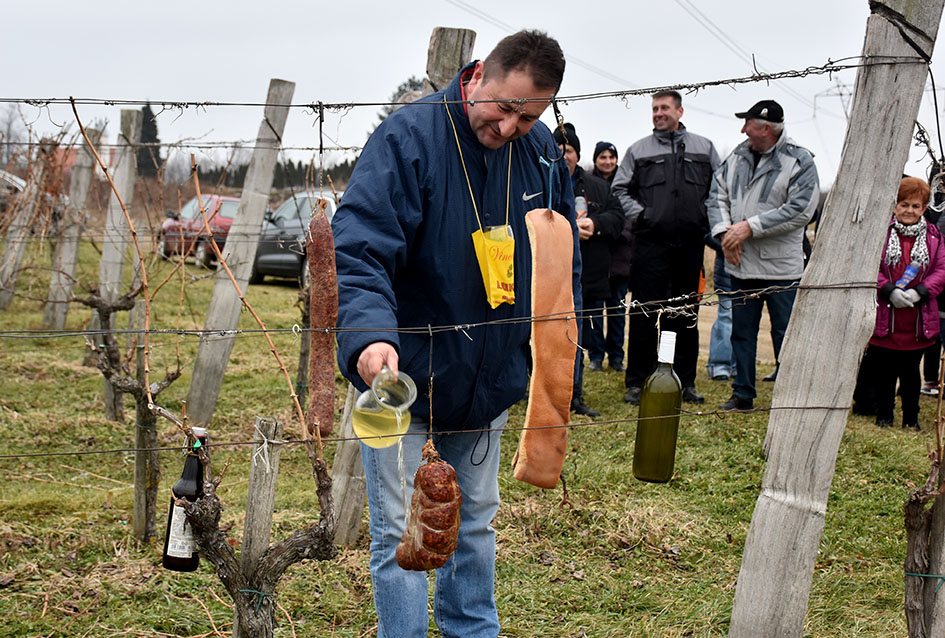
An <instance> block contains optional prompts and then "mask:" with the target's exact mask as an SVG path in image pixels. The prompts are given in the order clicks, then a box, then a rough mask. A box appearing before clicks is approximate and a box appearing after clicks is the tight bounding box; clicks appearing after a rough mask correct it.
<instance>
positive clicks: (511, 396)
mask: <svg viewBox="0 0 945 638" xmlns="http://www.w3.org/2000/svg"><path fill="white" fill-rule="evenodd" d="M564 66H565V61H564V55H563V53H562V51H561V48H560V46H559V45H558V43H557V42H556V41H555V40H554V39H552V38H550V37H549V36H547V35H546V34H544V33H542V32H538V31H521V32H519V33H516V34H513V35H511V36H508V37H507V38H505V39H503V40H502V41H501V42H499V44H498V45H497V46H496V48H495V49H494V50H493V51H492V52H491V53H490V54H489V55H488V56H487V57H486V59H485V60H484V61H476V62H473V63H471V64H469V65H467V66H466V67H464V68H463V69H462V70H461V71H460V72H459V74H458V75H457V76H456V77H455V78H454V79H453V81H452V83H451V84H450V85H449V86H448V87H446V89H444V90H442V91H439V92H437V93H434V94H433V95H430V96H428V97H426V98H423V99H422V100H419V101H418V102H415V103H413V104H410V105H407V106H405V107H404V108H402V109H400V110H398V111H397V112H395V113H393V114H392V115H390V116H389V117H388V118H386V119H385V120H384V122H382V123H381V125H380V126H378V128H377V130H376V131H375V132H374V133H373V134H372V135H371V137H370V139H369V140H368V142H367V144H366V145H365V147H364V150H363V152H362V153H361V157H360V158H359V159H358V163H357V166H356V168H355V170H354V173H353V174H352V176H351V180H350V182H349V184H348V186H347V189H346V191H345V196H344V199H343V200H342V203H341V206H340V207H339V208H338V211H337V213H336V214H335V217H334V219H333V221H332V225H333V228H334V234H335V249H336V265H337V271H338V293H339V308H338V333H337V339H338V364H339V367H340V369H341V372H342V374H344V375H345V377H346V378H348V379H349V380H350V381H351V382H352V383H353V384H354V385H355V386H356V387H357V388H358V389H359V390H364V389H366V388H367V386H368V385H369V384H370V383H371V381H372V380H373V378H374V376H375V375H376V374H378V372H379V371H380V370H381V367H382V366H384V365H386V366H388V367H389V368H390V369H391V370H394V371H398V370H403V371H405V372H406V373H407V374H409V375H410V376H411V378H413V379H414V380H415V381H416V385H417V389H418V397H417V400H416V402H415V403H414V404H413V405H412V407H411V424H410V427H409V429H408V432H407V435H406V436H404V437H403V439H402V445H403V464H402V465H401V466H400V468H399V467H398V466H399V463H398V446H396V445H395V446H391V447H388V448H383V449H375V448H371V447H368V446H366V445H363V444H362V446H361V452H362V459H363V463H364V471H365V479H366V482H367V492H368V506H369V509H370V532H371V560H370V569H371V579H372V583H373V586H374V604H375V609H376V611H377V617H378V633H377V635H378V636H379V637H381V638H413V637H416V636H426V635H427V628H428V625H429V618H428V614H427V604H428V594H427V578H426V574H425V573H423V572H411V571H405V570H403V569H401V568H400V567H399V566H398V565H397V563H396V560H395V549H396V547H397V544H398V543H399V542H400V539H401V536H402V534H403V532H404V529H405V523H406V512H405V510H404V508H405V504H406V499H409V497H410V493H411V491H412V480H413V476H414V473H415V471H416V469H417V467H418V465H419V462H420V454H421V447H422V445H423V444H424V442H425V438H426V437H425V436H424V434H425V433H426V432H427V431H428V430H429V429H430V428H431V420H432V431H433V442H434V444H435V445H436V448H437V450H438V452H439V453H440V455H441V456H442V457H443V459H444V460H446V461H447V462H448V463H450V464H451V465H452V466H453V467H454V468H455V470H456V473H457V476H458V481H459V486H460V489H461V491H462V498H463V503H462V509H461V525H460V530H459V543H458V546H457V548H456V551H455V552H454V553H453V555H452V556H451V557H450V559H449V561H448V562H447V563H446V564H445V565H444V566H443V567H441V568H440V569H438V570H437V571H436V592H435V596H434V601H433V612H434V620H435V622H436V625H437V626H438V627H439V629H440V631H441V633H442V635H443V636H447V637H456V638H458V637H463V638H496V636H497V635H498V633H499V620H498V613H497V610H496V603H495V595H494V586H495V531H494V530H493V528H492V527H491V522H492V519H493V517H494V516H495V514H496V512H497V510H498V506H499V489H498V478H497V475H498V464H499V440H500V435H501V432H502V429H503V427H504V425H505V422H506V419H507V414H508V412H507V411H508V408H509V407H510V406H511V405H512V404H514V403H516V402H517V401H519V400H520V399H522V397H523V396H524V395H525V391H526V388H527V382H528V375H527V371H526V359H527V356H528V354H529V333H530V321H529V319H530V314H531V298H530V296H531V286H530V284H531V251H530V247H529V240H528V232H527V228H526V225H525V213H526V212H527V211H529V210H532V209H536V208H545V207H550V208H552V209H553V210H555V211H557V212H558V213H560V214H562V215H564V216H565V217H566V218H567V219H568V220H569V221H570V222H571V226H572V230H573V233H574V255H573V263H572V269H573V277H572V281H571V282H567V281H565V282H562V285H565V286H569V287H571V289H572V294H573V296H574V298H575V303H576V304H577V308H580V301H579V300H580V251H579V250H578V243H577V242H578V238H577V228H576V225H575V214H574V210H573V202H574V196H573V193H572V188H571V180H570V178H569V177H568V171H567V166H566V165H565V162H563V161H558V160H560V157H561V154H560V151H559V150H558V146H557V144H556V143H555V140H554V139H553V137H552V135H551V132H550V131H549V130H548V128H547V127H546V126H545V125H544V124H542V123H540V122H539V121H538V118H539V117H540V116H541V114H542V113H543V112H544V111H545V109H546V108H547V107H548V105H549V104H550V103H551V100H552V98H553V97H554V95H555V93H556V92H557V91H558V88H559V87H560V85H561V79H562V77H563V74H564ZM504 225H507V226H509V227H510V229H511V233H512V236H513V237H514V240H515V246H514V256H513V260H512V261H513V265H514V282H513V287H514V302H513V303H500V304H499V305H498V306H497V307H495V308H493V307H492V306H491V305H490V303H488V301H487V297H486V290H485V287H484V284H483V277H482V275H481V273H480V269H479V263H478V261H477V257H476V252H475V250H474V247H473V241H472V238H471V235H472V234H473V233H474V232H475V231H477V230H479V229H480V228H482V229H483V230H486V229H487V228H488V227H493V226H504ZM445 327H448V329H444V328H445ZM431 394H432V399H431V396H430V395H431ZM404 478H405V484H406V492H407V494H406V499H405V495H404V493H403V491H404V490H402V487H401V486H402V483H401V481H402V480H404Z"/></svg>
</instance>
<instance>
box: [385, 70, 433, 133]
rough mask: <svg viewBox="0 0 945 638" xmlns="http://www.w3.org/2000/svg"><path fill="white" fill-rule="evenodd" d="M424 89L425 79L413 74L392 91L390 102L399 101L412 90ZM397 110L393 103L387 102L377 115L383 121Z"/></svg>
mask: <svg viewBox="0 0 945 638" xmlns="http://www.w3.org/2000/svg"><path fill="white" fill-rule="evenodd" d="M422 90H423V80H422V79H420V78H418V77H417V76H416V75H411V76H410V77H409V78H407V79H406V80H405V81H403V82H401V83H400V85H399V86H398V87H397V88H396V89H395V90H394V92H393V93H391V96H390V98H389V99H388V102H398V101H399V100H400V98H401V97H402V96H403V95H404V94H405V93H409V92H410V91H422ZM395 110H396V107H394V106H393V105H392V104H387V105H385V106H384V107H383V108H381V112H380V113H378V114H377V117H378V118H380V121H381V122H383V121H384V120H385V119H386V118H387V116H388V115H390V114H391V113H393V112H394V111H395Z"/></svg>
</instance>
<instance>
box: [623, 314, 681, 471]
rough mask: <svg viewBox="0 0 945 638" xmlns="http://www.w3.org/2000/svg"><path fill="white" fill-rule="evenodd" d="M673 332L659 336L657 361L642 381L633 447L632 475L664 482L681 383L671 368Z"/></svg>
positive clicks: (671, 462) (673, 450)
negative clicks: (652, 369)
mask: <svg viewBox="0 0 945 638" xmlns="http://www.w3.org/2000/svg"><path fill="white" fill-rule="evenodd" d="M675 350H676V333H675V332H665V331H664V332H663V333H662V335H661V336H660V348H659V357H658V359H659V362H658V363H657V366H656V370H654V371H653V374H651V375H650V376H649V377H647V379H646V381H645V382H644V383H643V392H642V393H641V394H640V420H639V421H638V422H637V438H636V441H635V442H634V448H633V475H634V476H635V477H636V478H638V479H640V480H641V481H649V482H651V483H666V482H667V481H669V479H671V478H672V477H673V466H674V465H675V462H676V437H677V435H678V434H679V407H680V405H681V403H682V385H681V384H680V383H679V377H677V376H676V373H675V372H673V358H674V355H675Z"/></svg>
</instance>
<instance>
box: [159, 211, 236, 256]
mask: <svg viewBox="0 0 945 638" xmlns="http://www.w3.org/2000/svg"><path fill="white" fill-rule="evenodd" d="M239 205H240V200H239V198H238V197H227V196H225V195H204V196H203V207H204V211H205V212H206V214H207V219H209V221H210V230H211V231H212V232H213V239H214V240H216V242H217V245H218V246H219V247H220V249H221V250H222V249H223V246H224V244H225V243H226V236H227V234H228V233H229V232H230V226H232V225H233V218H234V217H235V216H236V209H237V208H239ZM158 253H159V254H160V255H161V256H162V257H165V258H169V257H170V256H171V255H184V256H185V257H187V256H190V255H193V257H194V261H196V262H197V264H198V265H201V266H204V267H209V266H210V264H211V263H213V261H214V260H215V259H216V255H214V253H213V248H212V247H211V246H210V241H209V238H208V235H207V233H206V231H204V228H203V218H202V217H201V216H200V205H199V202H198V201H197V198H196V197H194V198H193V199H192V200H190V201H189V202H187V203H186V204H184V205H183V206H182V207H181V209H180V214H178V213H177V211H168V212H167V219H166V220H164V223H163V224H161V234H160V236H159V238H158Z"/></svg>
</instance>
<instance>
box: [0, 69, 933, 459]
mask: <svg viewBox="0 0 945 638" xmlns="http://www.w3.org/2000/svg"><path fill="white" fill-rule="evenodd" d="M898 64H923V65H928V64H929V62H928V61H927V60H925V59H923V58H922V57H918V56H851V57H846V58H841V59H838V60H831V59H828V61H827V62H826V63H824V64H822V65H817V66H809V67H805V68H801V69H790V70H785V71H779V72H773V73H761V72H756V73H753V74H751V75H748V76H741V77H735V78H726V79H715V80H709V81H704V82H687V83H678V84H671V85H662V86H654V87H646V88H636V89H627V90H619V91H605V92H593V93H583V94H576V95H566V96H557V97H556V101H558V102H560V103H562V104H568V103H569V102H577V101H586V100H599V99H614V98H616V99H623V100H626V99H628V98H630V97H636V96H649V95H651V94H652V93H654V92H657V91H661V90H677V91H680V92H686V93H696V92H698V91H700V90H703V89H706V88H710V87H718V86H735V85H739V84H747V83H757V82H771V81H776V80H784V79H796V78H803V77H808V76H814V75H830V74H834V73H839V72H842V71H847V70H853V69H859V68H864V67H870V66H876V65H898ZM528 101H530V99H529V98H523V99H517V100H481V102H495V103H516V104H522V103H525V102H528ZM0 103H14V104H25V105H28V106H32V107H38V108H47V107H49V106H52V105H59V104H62V105H65V104H71V103H75V104H79V105H98V106H145V105H152V106H157V107H160V110H159V111H158V113H157V114H156V115H155V117H157V115H160V114H161V113H163V112H165V111H180V112H182V111H184V110H187V109H191V108H193V109H205V108H208V107H251V108H259V107H269V106H276V107H283V108H294V109H302V110H308V111H311V112H312V114H313V115H314V117H315V118H316V120H317V121H319V120H322V119H323V118H324V113H325V111H326V110H327V111H330V112H345V111H348V110H350V109H353V108H360V107H371V108H378V107H384V106H404V107H408V108H414V107H421V106H429V105H436V106H439V105H440V104H441V102H436V103H432V102H413V103H409V104H401V103H397V102H384V101H376V102H324V101H311V102H306V103H288V104H272V103H267V102H220V101H212V100H196V101H194V100H188V101H180V100H155V99H149V100H135V99H116V98H75V99H73V98H61V97H50V98H24V97H0ZM448 103H451V104H474V103H475V102H474V101H469V100H457V101H451V102H448ZM2 144H3V145H5V146H16V145H22V146H27V147H29V146H34V145H35V144H34V143H23V142H12V141H7V142H2ZM244 144H245V145H244ZM61 146H64V147H80V146H83V144H81V143H79V142H69V143H65V144H62V145H61ZM118 146H126V145H124V144H114V145H102V147H103V148H108V147H118ZM135 146H136V147H140V148H152V147H165V148H182V149H183V148H188V149H247V150H250V149H252V148H255V142H245V143H244V142H236V143H233V142H205V143H189V142H173V143H139V144H137V145H135ZM360 148H362V147H361V146H344V145H341V144H335V145H334V146H325V145H324V144H319V145H318V146H301V147H283V148H282V150H304V151H312V152H314V151H318V152H319V153H324V152H325V151H332V150H345V151H348V150H359V149H360ZM143 236H147V235H143ZM875 288H876V282H874V281H869V282H845V283H836V284H828V285H824V286H774V287H769V288H763V289H754V290H737V291H719V290H715V291H706V292H704V293H693V294H691V295H685V296H682V297H675V298H672V299H664V300H659V301H650V302H646V303H640V302H635V301H631V302H630V303H629V304H621V305H620V306H609V307H605V308H603V309H596V310H595V311H578V312H576V313H575V312H572V313H567V314H564V315H557V316H545V317H536V316H529V317H521V318H512V319H501V320H495V321H487V322H478V323H469V324H456V325H445V326H436V327H431V326H425V327H416V328H374V329H370V330H371V331H373V332H379V331H387V332H397V333H413V334H418V333H420V334H430V335H431V338H432V336H433V335H434V334H436V333H441V332H448V331H462V332H466V331H467V330H470V329H473V328H477V327H482V326H488V325H499V324H515V323H532V322H535V321H547V320H561V319H562V318H566V317H572V316H575V317H577V318H590V319H593V318H600V317H603V316H604V315H605V314H606V313H609V312H614V311H625V312H626V313H627V314H651V313H669V314H682V315H686V314H688V315H691V316H695V312H694V311H697V310H698V307H699V306H709V305H716V304H718V303H720V301H721V299H722V296H724V298H725V299H726V300H730V301H732V302H733V303H738V302H739V301H740V300H745V299H749V298H757V297H759V296H762V295H766V294H773V293H776V292H779V291H785V290H788V289H796V290H824V289H847V290H855V289H871V290H875ZM710 296H713V297H715V299H712V300H709V299H707V297H710ZM349 330H352V329H349V328H339V327H336V326H326V327H317V326H316V327H309V328H302V327H300V326H298V325H296V326H293V327H291V328H275V329H268V330H262V329H237V330H180V329H157V330H155V329H152V330H148V331H144V330H109V331H101V330H62V331H50V330H35V331H34V330H0V339H54V338H73V337H91V336H99V335H104V334H107V333H110V334H115V335H118V334H124V335H133V334H144V333H148V334H154V335H162V334H166V335H174V336H193V337H198V338H207V337H210V336H221V337H234V338H235V337H243V336H252V335H256V334H262V333H265V332H268V333H292V334H295V335H296V336H301V335H302V334H305V333H309V332H332V333H339V332H345V331H349ZM358 330H359V331H360V330H367V329H358ZM467 336H468V334H467ZM775 409H788V410H849V409H850V406H778V407H770V408H754V409H752V410H746V411H743V412H759V411H770V410H775ZM729 414H731V413H729V412H722V411H696V412H691V411H683V412H682V413H681V417H683V418H687V419H689V418H697V417H715V418H720V419H724V418H726V417H727V416H728V415H729ZM638 421H640V418H639V417H634V418H624V419H611V420H606V421H589V422H581V423H572V424H568V425H565V424H561V425H552V426H546V427H550V428H561V427H567V428H580V427H604V426H614V425H620V424H629V423H636V422H638ZM505 429H506V430H510V431H514V430H523V429H525V428H524V427H507V428H505ZM467 431H468V430H467ZM478 431H488V430H478ZM438 433H447V432H438ZM343 440H350V439H345V438H340V437H335V438H324V439H323V441H324V442H331V441H336V442H337V441H343ZM277 443H279V444H286V445H295V444H308V443H312V441H308V440H305V439H300V440H286V441H279V442H277ZM256 444H257V442H255V441H235V442H220V443H212V444H210V445H211V447H213V446H216V447H239V446H251V445H256ZM151 449H153V450H177V449H180V447H179V446H174V447H160V448H149V449H148V450H151ZM136 451H142V450H140V449H137V448H119V449H108V450H77V451H63V452H46V453H39V452H37V453H24V454H10V455H0V460H3V459H22V458H28V457H37V456H63V455H70V456H76V455H87V454H125V453H131V452H136Z"/></svg>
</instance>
